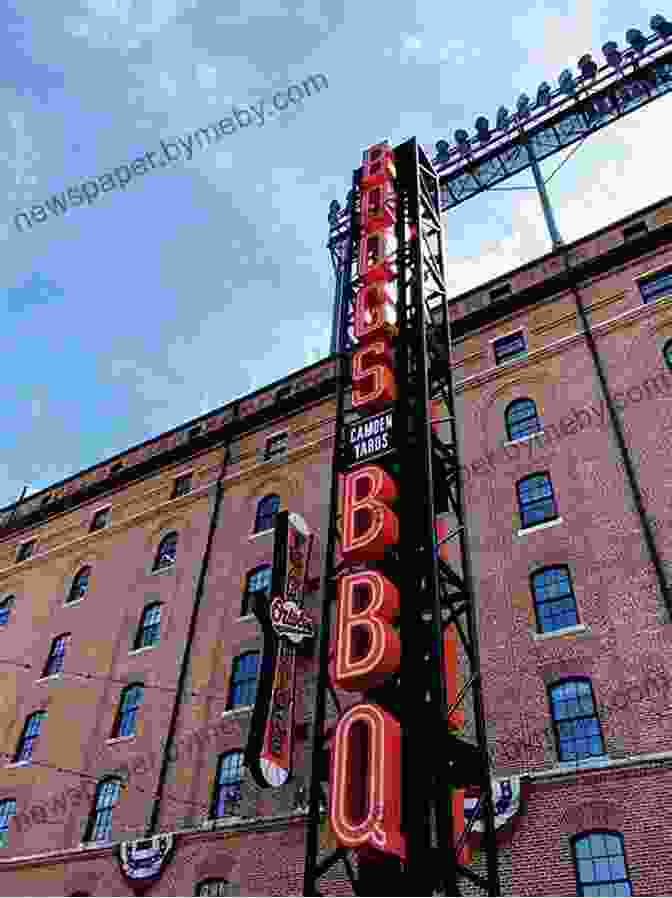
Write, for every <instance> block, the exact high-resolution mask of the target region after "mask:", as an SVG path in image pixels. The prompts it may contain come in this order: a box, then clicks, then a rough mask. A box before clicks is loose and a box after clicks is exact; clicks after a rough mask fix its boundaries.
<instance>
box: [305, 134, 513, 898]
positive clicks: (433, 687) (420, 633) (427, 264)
mask: <svg viewBox="0 0 672 898" xmlns="http://www.w3.org/2000/svg"><path fill="white" fill-rule="evenodd" d="M394 153H395V165H396V171H397V177H396V183H395V187H396V193H397V223H396V240H397V251H396V278H397V325H398V334H397V336H396V337H395V339H394V341H393V348H394V355H395V375H396V381H397V385H398V398H397V402H396V404H395V408H394V414H395V417H396V418H397V419H398V422H399V423H398V431H397V434H396V435H395V444H396V446H397V449H396V451H395V452H392V453H390V454H389V455H387V456H385V458H384V459H379V460H378V461H377V462H376V464H381V465H382V466H383V467H386V468H387V470H388V471H389V472H390V473H391V475H392V476H393V478H394V479H395V481H396V483H397V486H398V489H399V527H400V539H399V543H398V545H397V546H396V547H395V549H394V550H392V551H390V554H389V558H387V557H386V560H385V562H384V563H382V564H381V568H382V569H384V570H386V571H387V572H388V573H389V574H390V576H391V579H392V580H393V582H395V583H396V584H397V586H398V588H399V592H400V596H401V621H400V623H401V629H400V635H401V641H402V658H401V668H400V672H399V674H398V675H397V676H395V677H394V678H393V679H392V680H391V681H390V682H388V683H387V684H386V685H385V686H383V687H380V688H378V689H376V690H373V691H371V692H369V693H368V694H367V698H370V699H371V700H372V701H375V702H376V703H377V704H379V705H381V706H382V707H384V708H385V709H386V710H388V711H389V712H390V713H392V714H394V715H395V716H396V717H397V719H398V720H399V722H400V724H401V729H402V783H401V795H402V806H403V811H402V814H403V816H402V828H403V831H404V835H405V839H406V851H407V855H406V861H405V862H404V863H403V864H401V863H400V862H398V861H396V860H395V859H389V860H381V861H380V862H373V861H372V860H367V861H366V862H364V861H363V860H362V858H361V857H360V858H359V859H358V860H357V859H356V858H354V857H351V853H350V852H348V851H346V850H344V849H343V848H337V849H336V850H332V851H329V852H327V853H324V854H322V853H321V852H320V850H319V845H318V842H319V827H320V820H321V816H322V813H323V811H324V809H325V808H326V802H327V796H326V792H325V789H324V779H325V776H326V771H325V754H324V748H325V734H326V729H327V723H328V717H329V718H331V717H332V716H333V711H335V712H336V713H339V712H340V706H339V702H338V699H337V696H336V693H335V691H334V689H333V686H332V684H331V683H330V680H329V672H328V663H329V634H330V621H331V613H332V606H333V603H334V600H335V592H336V583H335V578H336V576H337V574H338V573H339V572H340V571H341V569H342V568H343V565H340V566H338V567H337V566H336V558H335V544H336V534H337V516H338V501H339V497H338V477H339V473H340V472H341V471H342V470H343V467H344V461H343V460H344V458H346V453H345V452H344V446H343V445H342V444H343V442H344V440H343V433H344V430H345V426H344V425H346V424H349V423H351V422H352V421H353V420H356V419H357V418H358V417H361V418H363V417H365V412H361V413H360V412H359V411H358V410H352V409H351V407H349V405H348V400H349V389H348V388H349V369H348V364H347V363H348V360H347V357H346V356H345V353H347V352H348V350H349V349H351V348H353V346H354V345H355V342H354V341H355V338H354V335H353V328H352V324H353V314H352V303H353V295H354V292H355V291H356V290H357V289H358V288H359V286H360V283H359V280H358V278H357V277H356V276H353V270H352V266H353V261H354V260H355V259H357V258H358V242H359V241H358V234H359V227H358V224H359V222H358V219H359V206H360V195H359V190H358V172H356V173H355V176H354V178H353V191H352V193H351V194H350V201H349V209H350V222H349V233H350V235H352V240H350V241H347V242H346V243H345V244H343V243H341V246H342V247H343V248H344V250H345V252H344V253H343V254H342V255H341V256H340V257H339V264H340V265H342V266H343V268H342V271H341V273H340V277H339V285H338V289H339V290H340V291H341V294H342V298H343V300H344V301H343V302H342V304H341V311H342V317H341V321H340V327H339V333H340V344H339V351H340V353H341V355H340V357H339V378H338V386H337V413H336V440H335V448H334V463H333V469H332V492H331V505H330V518H329V532H328V539H327V557H326V590H327V592H326V596H325V601H324V606H323V616H322V630H321V641H320V670H319V675H318V684H317V696H316V706H315V733H314V743H313V769H312V780H311V790H310V806H309V822H308V833H307V842H306V868H305V878H304V894H306V895H319V894H321V893H320V892H319V891H318V882H319V880H320V878H321V877H322V876H323V875H324V874H326V873H327V872H328V871H329V870H330V869H331V868H332V867H333V866H334V865H335V864H336V863H338V862H342V863H343V864H344V866H345V870H346V872H347V875H348V877H349V880H350V883H351V885H352V889H353V892H354V894H357V895H374V894H375V895H380V894H399V895H407V894H430V895H431V894H446V895H458V894H460V892H459V889H458V881H459V880H464V879H467V880H468V881H469V882H470V883H471V884H474V885H476V886H478V887H480V888H481V889H482V890H483V891H485V892H486V894H489V895H498V894H499V893H500V891H499V877H498V869H497V847H496V840H495V829H494V807H493V802H492V792H491V781H490V770H489V760H488V753H487V745H486V732H485V722H484V717H483V699H482V693H481V676H480V664H479V655H478V639H477V626H476V617H475V607H474V592H473V588H472V582H471V567H470V559H469V551H468V545H467V537H466V522H465V518H464V510H463V498H462V484H461V480H460V472H459V450H458V445H457V432H456V428H455V410H454V401H453V388H452V372H451V364H450V360H451V347H450V337H449V329H448V312H447V300H446V287H445V274H444V258H443V235H442V230H441V221H440V211H439V180H438V177H437V175H436V172H435V171H434V170H433V168H432V164H431V162H430V161H429V159H428V158H427V156H426V155H425V153H424V152H423V150H422V148H421V147H419V146H418V144H417V142H416V141H415V140H410V141H408V142H406V143H404V144H402V145H401V146H399V147H397V148H396V149H395V151H394ZM430 308H432V309H434V310H435V311H434V320H433V319H432V315H431V314H430ZM437 308H438V309H439V312H438V314H437V312H436V309H437ZM433 400H441V401H442V402H443V403H444V404H445V406H446V409H447V416H446V417H445V418H441V419H440V422H437V421H434V422H432V420H431V418H430V409H431V407H432V401H433ZM432 423H434V424H438V423H440V424H441V425H443V426H441V428H440V431H439V432H441V433H445V431H446V430H447V431H449V436H447V437H439V436H438V433H437V432H436V431H435V430H434V428H433V426H432ZM445 425H448V426H445ZM439 513H442V514H443V513H447V514H448V515H449V520H450V522H451V529H450V532H449V533H448V535H447V536H446V537H445V538H444V539H443V542H445V543H453V544H454V546H455V548H456V552H455V553H454V554H456V555H457V557H458V558H459V563H458V564H457V565H455V566H454V565H452V564H448V563H447V562H446V561H444V560H443V559H442V558H439V553H438V545H437V539H436V530H435V527H436V515H437V514H439ZM447 626H454V627H455V628H456V630H457V633H458V634H459V638H460V643H461V646H462V649H463V654H464V665H465V670H466V673H465V686H464V688H463V689H462V690H461V694H460V696H459V697H458V700H457V702H456V703H454V706H453V707H451V708H449V707H448V703H447V691H446V680H445V669H444V659H443V632H444V628H445V627H447ZM467 696H469V698H470V699H471V701H470V716H471V724H472V730H473V733H472V739H473V741H469V739H467V737H466V736H465V737H457V736H455V735H453V734H451V733H450V732H449V728H448V717H449V714H450V713H452V711H453V710H454V708H455V706H456V705H458V704H460V702H461V701H464V700H465V698H466V697H467ZM328 697H329V698H330V699H331V701H332V705H333V711H332V714H329V713H328V711H331V710H332V709H328V707H327V698H328ZM466 785H470V786H478V788H479V790H480V796H479V801H480V807H481V808H482V811H483V814H482V819H483V820H484V830H485V831H484V834H483V838H482V843H481V847H482V849H483V854H484V866H485V870H486V874H485V876H484V875H481V874H477V873H476V872H475V871H474V870H473V869H471V868H469V867H466V866H464V865H462V864H461V863H459V862H458V857H459V855H460V850H461V848H462V846H463V843H464V841H465V840H466V839H467V837H468V833H462V834H461V836H460V837H459V840H458V842H457V844H456V843H455V841H454V839H453V831H452V828H453V824H452V817H451V808H452V790H453V789H455V788H458V789H459V788H462V787H464V786H466ZM473 819H474V820H475V817H474V818H473ZM472 825H473V824H472ZM468 828H469V827H468Z"/></svg>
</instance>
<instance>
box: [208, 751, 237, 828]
mask: <svg viewBox="0 0 672 898" xmlns="http://www.w3.org/2000/svg"><path fill="white" fill-rule="evenodd" d="M242 778H243V753H242V751H227V752H226V753H225V754H223V755H220V757H219V763H218V765H217V775H216V776H215V788H214V790H213V796H212V816H213V817H227V816H231V815H232V814H234V813H235V811H236V808H237V805H238V802H239V801H240V783H241V780H242Z"/></svg>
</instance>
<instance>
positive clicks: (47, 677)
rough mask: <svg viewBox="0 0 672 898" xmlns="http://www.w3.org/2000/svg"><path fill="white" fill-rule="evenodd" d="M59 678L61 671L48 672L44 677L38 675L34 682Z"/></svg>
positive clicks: (45, 681) (44, 681) (46, 681)
mask: <svg viewBox="0 0 672 898" xmlns="http://www.w3.org/2000/svg"><path fill="white" fill-rule="evenodd" d="M60 679H61V671H60V670H59V671H58V673H53V674H48V675H47V676H46V677H38V678H37V679H36V680H35V682H36V683H48V682H49V680H60Z"/></svg>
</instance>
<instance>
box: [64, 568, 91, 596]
mask: <svg viewBox="0 0 672 898" xmlns="http://www.w3.org/2000/svg"><path fill="white" fill-rule="evenodd" d="M90 575H91V568H90V567H83V568H82V569H81V571H79V572H78V574H77V576H76V577H75V579H74V580H73V581H72V586H71V587H70V594H69V595H68V602H76V601H77V600H78V599H82V598H84V596H85V595H86V593H87V590H88V588H89V577H90Z"/></svg>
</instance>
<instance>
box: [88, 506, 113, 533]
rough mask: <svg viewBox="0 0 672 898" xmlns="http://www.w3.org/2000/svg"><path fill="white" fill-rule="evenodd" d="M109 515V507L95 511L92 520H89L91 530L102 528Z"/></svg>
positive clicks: (105, 524)
mask: <svg viewBox="0 0 672 898" xmlns="http://www.w3.org/2000/svg"><path fill="white" fill-rule="evenodd" d="M109 516H110V509H109V508H103V509H101V510H100V511H97V512H96V513H95V515H94V516H93V521H92V522H91V530H92V531H93V530H102V529H103V527H106V526H107V521H108V518H109Z"/></svg>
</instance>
